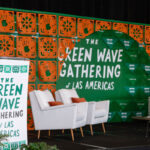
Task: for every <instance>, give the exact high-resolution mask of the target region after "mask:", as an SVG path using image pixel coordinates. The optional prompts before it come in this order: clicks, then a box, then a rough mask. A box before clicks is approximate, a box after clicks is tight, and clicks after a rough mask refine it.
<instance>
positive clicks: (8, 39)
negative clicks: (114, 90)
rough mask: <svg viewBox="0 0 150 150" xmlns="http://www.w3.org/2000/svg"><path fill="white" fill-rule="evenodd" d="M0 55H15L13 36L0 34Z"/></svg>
mask: <svg viewBox="0 0 150 150" xmlns="http://www.w3.org/2000/svg"><path fill="white" fill-rule="evenodd" d="M0 56H15V51H14V37H13V36H10V35H0Z"/></svg>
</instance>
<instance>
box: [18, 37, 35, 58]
mask: <svg viewBox="0 0 150 150" xmlns="http://www.w3.org/2000/svg"><path fill="white" fill-rule="evenodd" d="M16 45H17V46H16V56H18V57H25V58H35V57H36V38H34V37H27V36H17V44H16Z"/></svg>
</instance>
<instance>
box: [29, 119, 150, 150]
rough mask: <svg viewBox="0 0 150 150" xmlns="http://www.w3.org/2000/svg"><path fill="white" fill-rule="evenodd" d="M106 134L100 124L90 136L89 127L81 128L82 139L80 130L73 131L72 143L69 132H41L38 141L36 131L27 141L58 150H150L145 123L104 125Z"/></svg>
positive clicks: (30, 133)
mask: <svg viewBox="0 0 150 150" xmlns="http://www.w3.org/2000/svg"><path fill="white" fill-rule="evenodd" d="M105 128H106V133H105V134H104V133H103V131H102V126H101V124H99V125H94V126H93V131H94V135H93V136H91V134H90V130H89V126H85V127H83V131H84V138H82V137H81V134H80V130H79V129H77V130H74V135H75V141H74V142H72V139H71V134H70V130H65V133H64V134H62V132H61V130H59V131H58V130H56V131H51V136H50V137H49V136H48V131H41V137H40V140H38V139H37V131H29V132H28V141H29V143H30V142H46V143H48V144H49V145H57V147H58V148H59V150H98V149H99V150H150V136H149V137H147V138H146V137H145V135H146V122H145V121H138V120H137V121H134V122H131V123H106V124H105Z"/></svg>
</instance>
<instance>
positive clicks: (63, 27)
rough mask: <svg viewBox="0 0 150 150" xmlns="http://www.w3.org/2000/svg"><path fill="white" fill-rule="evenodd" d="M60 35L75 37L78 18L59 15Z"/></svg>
mask: <svg viewBox="0 0 150 150" xmlns="http://www.w3.org/2000/svg"><path fill="white" fill-rule="evenodd" d="M59 35H60V36H66V37H75V36H76V18H74V17H65V16H59Z"/></svg>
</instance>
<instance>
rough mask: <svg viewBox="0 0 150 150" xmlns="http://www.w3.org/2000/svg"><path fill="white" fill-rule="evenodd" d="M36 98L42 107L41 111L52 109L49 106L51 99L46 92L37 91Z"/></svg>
mask: <svg viewBox="0 0 150 150" xmlns="http://www.w3.org/2000/svg"><path fill="white" fill-rule="evenodd" d="M35 95H36V98H37V100H38V103H39V105H40V108H41V110H44V109H47V108H49V107H50V105H49V104H48V102H49V100H50V98H49V96H48V95H47V94H45V92H43V91H40V90H37V91H35Z"/></svg>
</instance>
